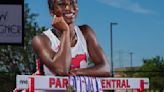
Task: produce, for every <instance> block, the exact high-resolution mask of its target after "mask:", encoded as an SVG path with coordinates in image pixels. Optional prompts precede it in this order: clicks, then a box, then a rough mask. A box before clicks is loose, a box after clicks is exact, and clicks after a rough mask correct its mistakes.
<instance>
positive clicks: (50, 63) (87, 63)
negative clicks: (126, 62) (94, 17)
mask: <svg viewBox="0 0 164 92" xmlns="http://www.w3.org/2000/svg"><path fill="white" fill-rule="evenodd" d="M48 5H49V11H50V15H51V16H52V17H53V20H52V23H51V24H52V27H51V28H49V29H48V30H46V31H44V32H43V33H42V34H40V35H37V36H35V37H34V38H33V40H32V47H33V49H34V51H35V52H36V54H37V56H38V58H39V60H40V61H41V63H43V64H44V65H43V70H44V73H45V75H58V76H70V75H74V76H103V77H105V76H106V77H107V76H110V67H109V64H108V61H107V58H106V56H105V54H104V53H103V50H102V49H101V47H100V45H99V43H98V42H97V40H96V36H95V33H94V31H93V30H92V28H91V27H89V26H88V25H81V26H76V25H75V19H76V16H77V13H78V5H77V0H48Z"/></svg>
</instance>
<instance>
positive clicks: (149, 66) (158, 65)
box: [138, 56, 164, 89]
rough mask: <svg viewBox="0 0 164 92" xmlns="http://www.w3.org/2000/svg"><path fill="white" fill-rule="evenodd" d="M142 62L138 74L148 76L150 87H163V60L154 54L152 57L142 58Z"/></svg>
mask: <svg viewBox="0 0 164 92" xmlns="http://www.w3.org/2000/svg"><path fill="white" fill-rule="evenodd" d="M143 62H144V64H143V66H142V67H141V69H140V71H141V72H140V73H139V75H138V76H141V77H148V78H150V88H151V89H163V87H164V60H163V58H161V57H159V56H156V57H154V58H152V59H144V60H143Z"/></svg>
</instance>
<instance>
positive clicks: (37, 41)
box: [32, 34, 51, 51]
mask: <svg viewBox="0 0 164 92" xmlns="http://www.w3.org/2000/svg"><path fill="white" fill-rule="evenodd" d="M50 44H51V43H50V40H49V38H48V37H47V36H46V35H44V34H40V35H36V36H35V37H34V38H33V39H32V47H33V49H34V50H35V51H38V50H39V49H41V48H44V47H46V46H50Z"/></svg>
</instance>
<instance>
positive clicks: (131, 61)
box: [129, 52, 133, 68]
mask: <svg viewBox="0 0 164 92" xmlns="http://www.w3.org/2000/svg"><path fill="white" fill-rule="evenodd" d="M129 54H130V67H131V68H132V67H133V52H130V53H129Z"/></svg>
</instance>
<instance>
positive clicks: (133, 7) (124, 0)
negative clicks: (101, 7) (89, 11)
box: [98, 0, 155, 14]
mask: <svg viewBox="0 0 164 92" xmlns="http://www.w3.org/2000/svg"><path fill="white" fill-rule="evenodd" d="M98 1H99V2H101V3H104V4H106V5H110V6H112V7H115V8H120V9H124V10H128V11H131V12H134V13H141V14H154V13H155V12H154V11H152V10H149V9H145V8H143V7H142V6H141V5H140V4H139V3H137V2H132V1H131V0H98Z"/></svg>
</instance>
